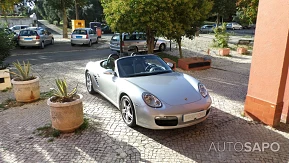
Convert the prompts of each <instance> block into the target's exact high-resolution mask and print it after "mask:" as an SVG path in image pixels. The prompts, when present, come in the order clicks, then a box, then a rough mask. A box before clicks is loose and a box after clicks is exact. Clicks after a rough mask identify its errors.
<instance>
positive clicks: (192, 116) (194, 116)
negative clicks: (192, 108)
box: [183, 110, 207, 122]
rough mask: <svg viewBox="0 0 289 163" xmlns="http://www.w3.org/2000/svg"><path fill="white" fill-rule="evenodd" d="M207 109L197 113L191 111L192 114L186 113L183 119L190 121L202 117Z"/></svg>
mask: <svg viewBox="0 0 289 163" xmlns="http://www.w3.org/2000/svg"><path fill="white" fill-rule="evenodd" d="M206 112H207V111H206V110H204V111H200V112H197V113H190V114H184V115H183V121H184V122H188V121H193V120H196V119H200V118H203V117H204V116H206Z"/></svg>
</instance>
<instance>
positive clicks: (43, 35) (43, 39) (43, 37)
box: [38, 29, 47, 44]
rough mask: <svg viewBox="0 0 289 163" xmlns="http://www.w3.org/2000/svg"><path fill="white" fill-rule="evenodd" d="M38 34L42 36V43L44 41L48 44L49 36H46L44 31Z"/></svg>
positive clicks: (41, 30)
mask: <svg viewBox="0 0 289 163" xmlns="http://www.w3.org/2000/svg"><path fill="white" fill-rule="evenodd" d="M38 31H39V32H38V34H39V36H40V41H44V44H47V36H46V35H45V31H44V30H43V29H40V30H38Z"/></svg>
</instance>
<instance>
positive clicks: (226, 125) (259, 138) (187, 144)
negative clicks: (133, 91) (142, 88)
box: [135, 108, 289, 162]
mask: <svg viewBox="0 0 289 163" xmlns="http://www.w3.org/2000/svg"><path fill="white" fill-rule="evenodd" d="M212 109H213V112H212V113H211V115H210V116H209V117H208V119H207V120H206V121H204V122H202V123H200V124H197V125H195V126H191V127H187V128H181V129H175V130H149V129H145V128H141V127H138V128H136V129H135V130H136V131H137V132H140V133H142V134H144V135H146V136H148V137H149V138H151V139H153V140H154V141H156V142H158V143H160V144H161V145H163V146H165V147H166V148H168V149H170V150H173V151H175V152H177V153H179V154H181V155H184V156H185V157H187V158H189V159H190V160H193V161H196V162H202V161H208V160H210V161H211V162H234V161H235V160H241V161H244V162H276V161H277V162H288V161H289V155H288V150H289V138H288V137H285V136H283V135H281V134H280V133H278V132H276V131H274V130H272V129H268V128H267V127H266V126H264V125H262V124H259V123H255V122H249V121H246V120H244V119H241V118H238V117H235V116H233V115H231V114H228V113H225V112H223V111H221V110H219V109H217V108H212ZM268 145H269V146H268ZM163 149H165V148H163Z"/></svg>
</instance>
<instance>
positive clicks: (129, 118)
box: [119, 95, 136, 127]
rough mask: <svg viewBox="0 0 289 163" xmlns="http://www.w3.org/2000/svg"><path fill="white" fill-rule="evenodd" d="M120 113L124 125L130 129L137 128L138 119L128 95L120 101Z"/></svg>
mask: <svg viewBox="0 0 289 163" xmlns="http://www.w3.org/2000/svg"><path fill="white" fill-rule="evenodd" d="M119 108H120V112H121V116H122V119H123V121H124V123H125V124H126V125H127V126H129V127H135V126H136V117H135V111H134V107H133V103H132V102H131V100H130V98H129V97H128V96H127V95H124V96H122V98H121V100H120V107H119Z"/></svg>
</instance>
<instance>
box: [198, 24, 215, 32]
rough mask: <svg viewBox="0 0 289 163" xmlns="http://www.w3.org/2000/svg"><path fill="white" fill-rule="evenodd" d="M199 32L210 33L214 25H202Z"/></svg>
mask: <svg viewBox="0 0 289 163" xmlns="http://www.w3.org/2000/svg"><path fill="white" fill-rule="evenodd" d="M200 32H201V33H212V32H214V25H203V26H202V27H201V29H200Z"/></svg>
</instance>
